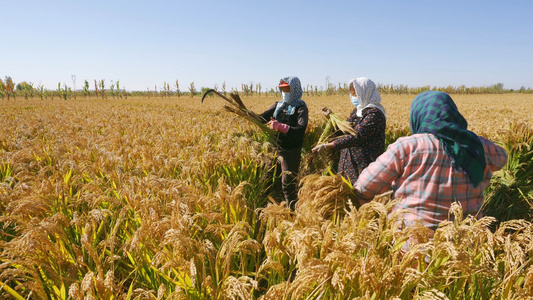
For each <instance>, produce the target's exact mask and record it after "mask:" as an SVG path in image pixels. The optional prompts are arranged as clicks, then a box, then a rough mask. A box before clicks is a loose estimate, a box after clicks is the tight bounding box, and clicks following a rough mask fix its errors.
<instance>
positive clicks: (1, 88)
mask: <svg viewBox="0 0 533 300" xmlns="http://www.w3.org/2000/svg"><path fill="white" fill-rule="evenodd" d="M5 92H6V87H5V85H4V81H2V78H0V97H2V99H4V93H5Z"/></svg>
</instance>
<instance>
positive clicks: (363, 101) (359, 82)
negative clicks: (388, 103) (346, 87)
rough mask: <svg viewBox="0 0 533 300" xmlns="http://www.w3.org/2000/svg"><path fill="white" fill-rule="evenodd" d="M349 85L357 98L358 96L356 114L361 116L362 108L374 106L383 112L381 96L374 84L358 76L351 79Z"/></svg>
mask: <svg viewBox="0 0 533 300" xmlns="http://www.w3.org/2000/svg"><path fill="white" fill-rule="evenodd" d="M350 85H353V88H354V89H355V93H356V94H357V98H359V105H358V106H357V116H358V117H363V110H364V109H365V108H370V107H375V108H377V109H379V110H381V112H382V113H383V115H384V116H385V117H386V116H387V115H386V114H385V108H384V107H383V105H381V96H380V95H379V92H378V89H377V87H376V84H375V83H374V82H373V81H372V80H370V79H368V78H366V77H359V78H355V79H352V80H351V81H350Z"/></svg>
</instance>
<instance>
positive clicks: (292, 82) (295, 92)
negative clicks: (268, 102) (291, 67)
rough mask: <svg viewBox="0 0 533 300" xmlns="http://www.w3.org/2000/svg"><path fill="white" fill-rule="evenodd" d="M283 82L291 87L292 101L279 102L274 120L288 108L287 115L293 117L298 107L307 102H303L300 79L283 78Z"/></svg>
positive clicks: (294, 77) (293, 77) (292, 77)
mask: <svg viewBox="0 0 533 300" xmlns="http://www.w3.org/2000/svg"><path fill="white" fill-rule="evenodd" d="M282 80H283V81H285V82H286V83H288V84H289V86H290V89H291V90H290V92H289V94H290V99H289V100H288V101H284V100H281V101H279V102H278V105H277V106H276V110H275V111H274V119H277V117H278V113H279V112H280V111H281V110H283V108H285V107H288V108H287V113H288V114H289V115H292V114H294V112H295V111H296V108H297V107H299V106H302V105H306V104H305V102H304V101H303V100H302V95H303V90H302V85H301V83H300V79H298V77H296V76H289V77H285V78H282ZM280 91H281V88H280Z"/></svg>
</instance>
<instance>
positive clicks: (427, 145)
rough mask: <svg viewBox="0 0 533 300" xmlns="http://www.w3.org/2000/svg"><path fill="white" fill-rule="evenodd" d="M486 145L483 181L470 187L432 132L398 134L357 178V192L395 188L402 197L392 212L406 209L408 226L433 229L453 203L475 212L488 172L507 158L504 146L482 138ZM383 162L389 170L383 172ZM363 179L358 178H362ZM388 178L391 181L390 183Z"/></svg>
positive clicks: (367, 196) (369, 195)
mask: <svg viewBox="0 0 533 300" xmlns="http://www.w3.org/2000/svg"><path fill="white" fill-rule="evenodd" d="M480 140H481V142H482V143H483V147H484V149H485V158H486V162H487V164H486V167H485V170H484V171H483V177H484V180H483V181H482V182H481V183H480V184H479V185H477V186H474V185H473V184H472V182H471V181H470V179H469V177H468V176H467V175H466V174H465V173H464V172H462V171H460V170H458V169H457V168H455V167H453V162H452V159H451V157H450V156H449V155H448V154H447V153H446V152H445V151H444V148H443V147H442V145H441V144H440V141H439V139H437V138H436V137H435V136H434V135H433V134H430V133H422V134H414V135H411V136H408V137H402V138H399V139H398V140H397V141H396V142H395V143H393V144H391V145H390V146H389V148H388V149H387V153H388V155H382V156H380V157H379V158H378V159H377V161H376V162H375V163H373V164H370V166H368V167H367V168H366V169H365V171H363V172H364V175H362V177H363V178H366V179H367V180H359V181H358V182H357V191H358V196H359V197H360V198H361V199H368V200H370V199H372V197H373V196H374V195H375V194H380V193H383V192H385V191H387V190H388V189H389V188H392V189H393V190H394V197H395V198H397V199H401V201H400V202H399V204H398V205H397V206H396V207H395V210H400V209H408V210H409V211H410V212H411V213H408V214H406V215H405V220H406V221H407V224H410V223H412V222H413V221H414V220H421V221H422V222H423V223H424V225H426V226H428V227H429V228H431V229H436V227H437V226H438V224H439V223H440V222H441V221H442V220H445V219H446V218H447V216H448V211H449V209H450V206H451V204H452V202H459V203H461V206H462V207H463V210H464V212H465V213H466V214H472V215H476V214H477V213H478V212H479V209H480V207H481V205H482V204H483V191H484V190H485V188H486V187H487V185H488V184H489V182H490V178H491V177H492V173H493V172H494V171H496V170H499V169H501V168H502V167H503V166H504V165H505V163H506V162H507V155H506V154H505V151H504V150H503V148H501V147H499V146H497V145H495V144H494V143H493V142H491V141H489V140H487V139H484V138H482V137H480ZM384 166H387V172H382V171H383V169H384ZM360 179H361V178H360ZM389 182H392V185H390V184H389Z"/></svg>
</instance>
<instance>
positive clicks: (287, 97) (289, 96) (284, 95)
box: [281, 92, 291, 102]
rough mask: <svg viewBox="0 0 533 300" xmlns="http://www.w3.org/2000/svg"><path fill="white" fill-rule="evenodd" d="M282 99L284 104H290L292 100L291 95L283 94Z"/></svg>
mask: <svg viewBox="0 0 533 300" xmlns="http://www.w3.org/2000/svg"><path fill="white" fill-rule="evenodd" d="M281 97H282V98H283V101H284V102H289V100H291V94H290V93H285V92H281Z"/></svg>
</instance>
